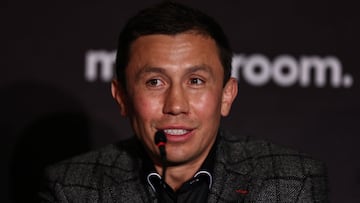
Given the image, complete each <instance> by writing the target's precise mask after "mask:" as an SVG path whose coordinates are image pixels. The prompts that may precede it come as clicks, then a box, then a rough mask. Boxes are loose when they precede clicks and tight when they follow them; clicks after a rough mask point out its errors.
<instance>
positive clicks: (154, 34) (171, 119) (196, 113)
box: [40, 2, 327, 202]
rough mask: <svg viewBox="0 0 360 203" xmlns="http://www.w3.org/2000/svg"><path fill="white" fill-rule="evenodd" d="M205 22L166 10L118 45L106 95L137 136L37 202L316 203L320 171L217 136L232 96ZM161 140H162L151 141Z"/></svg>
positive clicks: (135, 24)
mask: <svg viewBox="0 0 360 203" xmlns="http://www.w3.org/2000/svg"><path fill="white" fill-rule="evenodd" d="M231 58H232V51H231V49H230V46H229V44H228V41H227V38H226V36H225V34H224V33H223V31H222V29H221V27H220V26H219V25H218V24H217V23H216V22H215V21H214V20H213V19H212V18H210V17H209V16H207V15H205V14H203V13H201V12H200V11H198V10H195V9H191V8H188V7H186V6H183V5H180V4H177V3H171V2H165V3H161V4H159V5H156V6H154V7H151V8H147V9H145V10H143V11H141V12H140V13H138V14H137V15H136V16H134V17H133V18H131V19H130V20H129V21H128V23H127V24H126V26H125V27H124V29H123V31H122V32H121V34H120V37H119V45H118V52H117V59H116V72H117V76H118V77H117V79H116V80H114V81H113V82H112V95H113V97H114V99H115V100H116V102H117V103H118V105H119V107H120V113H121V115H122V116H124V117H127V118H129V121H130V123H131V126H132V129H133V131H134V134H135V136H134V137H132V138H131V139H129V140H124V141H121V142H119V143H117V144H114V145H110V146H108V147H105V148H103V149H100V150H97V151H94V152H89V153H88V154H85V155H81V156H79V157H75V158H73V159H70V160H67V161H63V162H61V163H59V164H56V165H55V166H52V167H50V168H49V169H48V170H47V187H46V188H44V190H43V191H42V192H41V193H40V197H41V198H42V200H43V201H44V202H324V201H326V200H327V194H326V192H327V191H326V188H327V187H326V176H325V171H324V166H323V165H322V164H321V163H320V162H318V161H316V160H313V159H312V158H310V157H308V156H307V155H304V154H301V153H298V152H296V151H293V150H289V149H286V148H282V147H279V146H276V145H273V144H270V143H268V142H265V141H261V140H256V139H253V138H250V137H247V136H245V135H231V134H229V133H227V132H225V131H224V130H221V129H220V120H221V117H224V116H227V115H228V114H229V112H230V109H231V105H232V103H233V101H234V99H235V97H236V95H237V91H238V90H237V81H236V80H235V79H234V78H232V77H230V73H231ZM155 135H156V136H158V135H159V136H161V138H160V139H161V141H160V142H155V140H156V139H157V138H155Z"/></svg>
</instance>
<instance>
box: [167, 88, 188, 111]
mask: <svg viewBox="0 0 360 203" xmlns="http://www.w3.org/2000/svg"><path fill="white" fill-rule="evenodd" d="M188 112H189V101H188V97H187V94H186V91H185V90H184V88H183V87H182V86H181V85H172V86H171V87H170V88H169V89H168V90H167V92H166V94H165V98H164V108H163V113H165V114H171V115H179V114H186V113H188Z"/></svg>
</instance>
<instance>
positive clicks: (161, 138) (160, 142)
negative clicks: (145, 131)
mask: <svg viewBox="0 0 360 203" xmlns="http://www.w3.org/2000/svg"><path fill="white" fill-rule="evenodd" d="M166 141H167V140H166V135H165V133H164V131H163V130H159V131H157V132H156V133H155V144H156V146H158V147H159V151H160V157H161V164H162V168H163V170H162V178H163V183H165V172H166V150H165V145H166Z"/></svg>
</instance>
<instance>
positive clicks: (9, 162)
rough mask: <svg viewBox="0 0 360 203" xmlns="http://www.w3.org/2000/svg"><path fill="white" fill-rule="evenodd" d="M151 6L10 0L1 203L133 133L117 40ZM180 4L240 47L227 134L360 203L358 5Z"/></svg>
mask: <svg viewBox="0 0 360 203" xmlns="http://www.w3.org/2000/svg"><path fill="white" fill-rule="evenodd" d="M154 2H155V1H145V0H142V1H140V0H133V1H126V2H125V1H86V3H85V2H84V3H80V2H77V1H69V2H66V1H61V2H52V1H23V2H7V3H5V5H4V6H3V8H2V10H3V11H4V12H2V15H5V19H6V21H7V22H6V23H5V24H4V25H2V31H1V32H2V34H1V35H2V37H1V38H2V40H3V41H4V43H2V44H5V42H6V45H7V51H6V52H5V53H3V54H2V57H1V64H2V65H1V74H0V95H1V103H0V109H1V113H0V115H1V116H0V118H1V129H0V133H1V135H2V136H1V138H2V141H1V143H2V146H1V149H2V151H3V153H2V155H3V156H4V159H3V161H2V163H3V164H4V167H1V178H0V179H1V181H0V185H1V188H0V190H1V192H3V193H4V194H3V195H2V196H1V197H0V198H1V199H0V202H11V201H13V202H21V201H23V202H31V198H32V197H33V194H34V191H36V190H37V187H38V184H39V179H40V174H41V172H42V170H43V168H44V167H45V166H46V165H48V164H51V163H54V162H57V161H59V160H62V159H66V158H68V157H71V156H74V155H76V154H80V153H83V152H85V151H88V150H91V149H95V148H99V147H102V146H104V145H106V144H108V143H112V142H115V141H117V140H120V139H124V138H126V137H129V136H131V129H130V127H129V124H128V121H127V120H126V119H124V118H122V117H121V116H120V114H119V110H118V108H117V106H116V104H115V102H114V101H113V100H112V98H111V94H110V83H109V82H110V81H111V79H112V78H113V76H114V75H113V64H114V57H115V49H116V44H117V35H118V33H119V31H120V30H121V28H122V27H123V25H124V23H125V22H126V20H127V19H128V18H129V17H130V16H132V15H133V14H135V13H136V12H137V11H138V10H139V9H140V8H144V7H146V6H148V5H151V4H153V3H154ZM182 2H184V3H185V4H188V5H190V6H194V7H197V8H199V9H201V10H203V11H204V12H206V13H208V14H209V15H211V16H213V17H214V18H215V19H216V20H217V21H218V22H219V23H220V24H221V25H222V26H223V28H224V30H225V32H226V33H227V34H228V37H229V39H230V43H231V45H232V47H233V49H234V58H233V63H232V66H233V72H232V74H233V76H234V77H236V78H238V80H239V95H238V98H237V99H236V101H235V103H234V106H233V109H232V112H231V115H230V116H229V117H227V118H225V119H224V120H223V123H222V125H223V126H224V128H227V129H229V130H230V131H232V132H233V133H238V134H239V135H241V134H243V135H245V134H246V135H251V136H256V137H261V138H264V139H268V140H271V141H272V142H274V143H277V144H281V145H286V146H289V147H292V148H296V149H298V150H301V151H304V152H306V153H308V154H311V155H312V156H314V157H315V158H317V159H321V160H323V161H324V162H325V163H326V164H327V166H328V174H329V185H330V192H331V200H332V202H359V201H360V193H359V191H360V161H359V155H360V138H359V136H360V130H359V126H360V122H359V121H360V110H359V101H360V95H359V93H360V92H359V81H360V78H359V74H360V57H359V47H360V46H359V45H360V43H359V36H360V32H359V30H360V29H359V27H360V17H359V14H358V13H359V12H358V7H356V6H354V5H351V4H349V3H348V2H345V1H340V0H338V1H325V0H320V1H316V0H314V1H304V0H301V1H300V0H283V1H252V0H245V1H221V2H220V1H214V2H209V1H190V0H187V1H182Z"/></svg>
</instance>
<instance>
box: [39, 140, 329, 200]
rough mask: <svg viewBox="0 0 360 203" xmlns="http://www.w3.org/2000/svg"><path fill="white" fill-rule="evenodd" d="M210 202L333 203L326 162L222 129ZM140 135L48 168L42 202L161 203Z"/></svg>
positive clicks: (209, 197) (42, 191) (41, 193)
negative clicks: (147, 179) (148, 179)
mask: <svg viewBox="0 0 360 203" xmlns="http://www.w3.org/2000/svg"><path fill="white" fill-rule="evenodd" d="M219 136H220V141H219V144H218V145H217V152H216V158H215V166H214V172H213V185H212V187H211V190H210V193H209V196H208V202H328V199H327V198H328V196H327V178H326V171H325V167H324V165H323V164H322V163H321V162H319V161H316V160H314V159H312V158H311V157H309V156H307V155H305V154H302V153H299V152H296V151H293V150H290V149H286V148H283V147H279V146H276V145H273V144H271V143H269V142H266V141H262V140H257V139H254V138H251V137H240V136H233V135H230V134H228V133H220V135H219ZM139 151H141V150H140V149H139V142H137V141H136V140H135V139H134V138H132V139H129V140H125V141H121V142H120V143H118V144H116V145H115V144H114V145H109V146H108V147H105V148H102V149H100V150H97V151H93V152H90V153H87V154H84V155H81V156H78V157H75V158H73V159H70V160H66V161H63V162H61V163H58V164H56V165H54V166H51V167H49V168H48V170H47V172H46V178H45V184H44V187H43V188H42V190H41V191H40V193H39V195H40V198H41V200H42V202H157V199H156V196H155V194H154V192H153V191H152V189H151V188H150V187H149V186H147V184H144V183H143V179H142V178H141V176H140V175H139V173H140V172H139V171H140V169H141V164H142V157H141V153H139Z"/></svg>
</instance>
